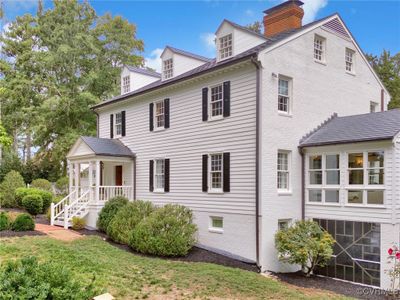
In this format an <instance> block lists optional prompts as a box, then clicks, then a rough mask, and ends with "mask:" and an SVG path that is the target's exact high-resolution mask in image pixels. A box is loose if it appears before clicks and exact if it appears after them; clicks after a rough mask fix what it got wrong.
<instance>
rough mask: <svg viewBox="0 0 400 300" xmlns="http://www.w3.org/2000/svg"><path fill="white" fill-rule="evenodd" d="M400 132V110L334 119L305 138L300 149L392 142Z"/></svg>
mask: <svg viewBox="0 0 400 300" xmlns="http://www.w3.org/2000/svg"><path fill="white" fill-rule="evenodd" d="M399 132H400V110H398V109H395V110H388V111H384V112H377V113H369V114H363V115H353V116H346V117H333V118H332V119H330V120H329V121H327V122H326V123H325V124H324V125H322V126H321V127H320V128H319V129H317V130H315V131H313V132H312V133H310V134H309V135H307V136H305V137H304V138H303V139H302V140H301V141H300V147H311V146H323V145H333V144H348V143H358V142H366V141H379V140H391V139H393V138H394V137H395V136H396V134H398V133H399Z"/></svg>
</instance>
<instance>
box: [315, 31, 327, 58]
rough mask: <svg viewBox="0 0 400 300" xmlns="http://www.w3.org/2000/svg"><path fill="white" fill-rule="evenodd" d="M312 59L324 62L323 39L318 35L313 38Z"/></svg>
mask: <svg viewBox="0 0 400 300" xmlns="http://www.w3.org/2000/svg"><path fill="white" fill-rule="evenodd" d="M314 59H315V60H316V61H320V62H325V38H323V37H322V36H319V35H315V36H314Z"/></svg>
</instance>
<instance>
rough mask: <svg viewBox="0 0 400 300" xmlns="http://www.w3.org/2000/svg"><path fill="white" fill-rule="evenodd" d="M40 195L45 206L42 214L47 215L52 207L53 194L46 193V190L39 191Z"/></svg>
mask: <svg viewBox="0 0 400 300" xmlns="http://www.w3.org/2000/svg"><path fill="white" fill-rule="evenodd" d="M37 193H38V195H40V197H42V201H43V206H42V211H41V213H46V211H47V209H48V208H49V207H50V204H51V202H52V201H53V194H52V193H50V192H48V191H45V190H37Z"/></svg>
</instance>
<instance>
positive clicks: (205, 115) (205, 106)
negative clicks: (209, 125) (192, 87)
mask: <svg viewBox="0 0 400 300" xmlns="http://www.w3.org/2000/svg"><path fill="white" fill-rule="evenodd" d="M202 95H203V121H207V120H208V88H206V87H205V88H203V91H202Z"/></svg>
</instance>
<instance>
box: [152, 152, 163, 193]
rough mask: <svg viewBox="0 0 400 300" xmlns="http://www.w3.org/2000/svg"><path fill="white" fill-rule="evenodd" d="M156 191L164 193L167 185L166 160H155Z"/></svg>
mask: <svg viewBox="0 0 400 300" xmlns="http://www.w3.org/2000/svg"><path fill="white" fill-rule="evenodd" d="M154 165H155V168H154V190H155V191H156V192H164V183H165V160H164V159H155V160H154Z"/></svg>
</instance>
